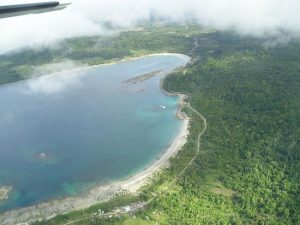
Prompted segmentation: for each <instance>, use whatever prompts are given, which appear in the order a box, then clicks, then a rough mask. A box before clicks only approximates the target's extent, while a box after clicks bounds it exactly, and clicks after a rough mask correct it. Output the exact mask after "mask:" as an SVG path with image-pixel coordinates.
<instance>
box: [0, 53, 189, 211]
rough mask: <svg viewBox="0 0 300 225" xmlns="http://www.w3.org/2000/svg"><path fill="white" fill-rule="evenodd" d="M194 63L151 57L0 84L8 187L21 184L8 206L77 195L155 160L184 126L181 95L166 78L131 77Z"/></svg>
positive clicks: (2, 174) (0, 171) (4, 206)
mask: <svg viewBox="0 0 300 225" xmlns="http://www.w3.org/2000/svg"><path fill="white" fill-rule="evenodd" d="M186 62H187V59H185V58H182V57H179V56H176V55H160V56H149V57H146V58H142V59H139V60H134V61H129V62H124V63H120V64H115V65H109V66H101V67H97V68H91V69H84V70H80V71H73V72H66V73H60V74H55V75H49V76H43V77H40V78H36V79H31V80H29V81H25V82H19V83H15V84H11V85H7V86H2V87H0V186H2V185H6V186H12V187H13V191H12V193H11V194H10V198H9V199H8V200H7V201H4V202H1V203H0V211H6V210H10V209H16V208H22V207H26V206H31V205H34V204H37V203H40V202H43V201H47V200H50V199H53V198H60V197H66V196H71V195H77V194H79V193H81V192H84V191H85V190H87V189H88V188H91V187H93V186H94V185H95V184H99V183H106V182H109V181H111V180H116V179H120V178H124V177H126V176H129V175H131V174H133V173H135V172H137V171H139V170H142V169H144V168H145V167H146V166H147V165H149V163H151V162H152V161H154V160H155V159H156V158H157V157H158V156H159V155H160V154H161V153H162V152H163V151H164V150H165V149H166V148H167V147H168V146H169V145H170V144H171V142H172V140H173V139H174V137H175V136H176V134H177V132H178V131H179V129H180V126H181V121H179V120H177V119H176V117H175V112H176V109H177V97H170V96H165V95H164V94H163V93H162V92H161V90H160V88H159V79H160V77H154V78H152V79H150V80H147V81H145V82H143V83H138V84H134V85H128V84H125V83H124V81H125V80H127V79H129V78H132V77H135V76H138V75H142V74H145V73H149V72H153V71H157V70H160V69H163V70H164V71H169V70H171V69H174V68H175V67H178V66H181V65H184V64H186ZM161 106H166V108H165V109H164V108H163V107H161ZM43 154H45V155H44V156H45V157H44V158H43Z"/></svg>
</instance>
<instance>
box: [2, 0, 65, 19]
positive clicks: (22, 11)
mask: <svg viewBox="0 0 300 225" xmlns="http://www.w3.org/2000/svg"><path fill="white" fill-rule="evenodd" d="M68 5H69V4H60V3H59V2H58V1H51V2H39V3H29V4H18V5H6V6H0V19H2V18H7V17H13V16H22V15H27V14H38V13H46V12H51V11H57V10H62V9H64V8H66V7H67V6H68Z"/></svg>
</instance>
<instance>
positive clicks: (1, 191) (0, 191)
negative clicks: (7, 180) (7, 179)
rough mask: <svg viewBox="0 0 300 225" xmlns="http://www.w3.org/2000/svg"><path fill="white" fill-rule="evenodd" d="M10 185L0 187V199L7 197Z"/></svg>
mask: <svg viewBox="0 0 300 225" xmlns="http://www.w3.org/2000/svg"><path fill="white" fill-rule="evenodd" d="M10 190H11V187H0V201H2V200H5V199H7V198H8V195H9V192H10Z"/></svg>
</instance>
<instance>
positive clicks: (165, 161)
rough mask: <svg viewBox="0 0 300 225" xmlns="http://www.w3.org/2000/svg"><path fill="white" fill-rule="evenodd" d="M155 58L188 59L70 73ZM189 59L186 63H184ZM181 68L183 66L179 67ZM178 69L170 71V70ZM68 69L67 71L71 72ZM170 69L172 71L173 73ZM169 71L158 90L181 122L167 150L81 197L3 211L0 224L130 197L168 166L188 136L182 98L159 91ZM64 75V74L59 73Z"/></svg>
mask: <svg viewBox="0 0 300 225" xmlns="http://www.w3.org/2000/svg"><path fill="white" fill-rule="evenodd" d="M156 55H177V56H179V57H184V58H186V59H190V58H189V57H188V56H186V55H182V54H172V53H158V54H150V55H145V56H141V57H135V58H133V59H125V60H121V61H116V62H112V63H108V64H99V65H94V66H89V67H83V68H77V69H74V70H83V69H89V68H95V67H100V66H106V65H113V64H116V63H123V62H128V61H133V60H138V59H141V58H146V57H149V56H156ZM189 62H190V60H189V61H188V62H187V64H188V63H189ZM181 67H184V66H181ZM178 68H180V67H177V68H174V70H176V69H178ZM74 70H71V71H74ZM174 70H172V71H174ZM172 71H169V72H168V73H166V74H164V75H163V76H162V77H161V79H160V89H161V91H162V92H163V93H164V94H166V95H173V96H176V95H177V96H179V100H178V110H177V113H176V116H177V118H179V119H180V120H182V125H181V127H180V130H179V131H178V133H177V135H176V137H175V138H174V140H173V141H172V144H171V146H170V147H168V148H167V149H166V151H163V152H162V154H161V155H159V156H158V157H159V158H158V159H157V160H154V161H153V162H152V163H151V164H150V165H149V166H147V167H145V169H144V170H142V171H140V172H137V173H136V174H134V175H132V176H128V177H125V178H123V179H121V180H118V181H112V182H111V183H109V184H106V185H98V186H96V187H94V188H92V189H90V190H89V191H87V193H84V194H81V195H79V196H76V197H66V198H63V199H54V200H51V201H48V202H44V203H40V204H37V205H34V206H30V207H26V208H21V209H16V210H11V211H7V212H4V213H0V224H3V225H4V224H5V225H10V224H11V225H15V224H18V223H22V224H24V223H25V224H26V222H27V223H28V222H32V221H36V220H40V219H50V218H52V217H54V216H56V215H59V214H65V213H68V212H71V211H76V210H82V209H85V208H88V207H90V206H92V205H95V204H97V203H100V202H106V201H109V200H111V199H112V198H113V197H114V196H115V195H117V194H120V193H122V192H124V191H126V192H130V193H132V194H137V193H138V190H139V189H140V188H141V187H143V186H145V185H146V184H147V183H148V182H149V181H150V179H151V177H152V176H153V175H154V174H155V173H156V172H158V171H159V170H161V169H163V168H166V167H168V166H169V160H170V158H171V157H174V156H175V155H177V153H178V152H179V151H180V150H181V148H182V146H183V145H184V144H185V143H186V140H187V136H188V135H189V122H190V120H189V118H188V117H187V116H186V115H185V113H183V112H182V111H181V109H182V107H183V106H184V99H185V98H186V96H185V95H183V94H179V93H169V92H167V91H166V90H164V89H163V87H162V83H163V80H164V79H165V77H166V76H168V74H170V73H171V72H172ZM62 72H66V71H62Z"/></svg>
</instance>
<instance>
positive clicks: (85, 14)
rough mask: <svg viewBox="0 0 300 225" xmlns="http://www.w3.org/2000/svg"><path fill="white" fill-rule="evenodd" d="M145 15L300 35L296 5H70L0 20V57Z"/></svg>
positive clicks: (149, 1)
mask: <svg viewBox="0 0 300 225" xmlns="http://www.w3.org/2000/svg"><path fill="white" fill-rule="evenodd" d="M70 1H71V0H70ZM24 2H30V1H26V0H19V1H17V0H6V1H4V0H0V4H1V5H4V4H7V3H9V4H13V3H24ZM31 2H32V1H31ZM151 12H155V13H156V14H157V15H159V16H163V17H165V18H168V19H170V20H172V21H175V22H182V21H184V20H185V19H186V18H187V16H190V15H193V16H194V17H195V18H196V20H197V21H198V22H199V24H202V25H205V26H210V27H213V28H216V29H220V30H229V29H230V30H234V31H236V32H238V33H240V34H245V35H253V36H264V37H265V36H269V37H278V38H281V39H282V40H286V39H289V38H290V37H298V36H299V34H300V14H299V12H300V1H299V0H163V1H162V0H84V1H83V0H73V1H72V5H71V6H70V7H68V8H67V9H65V10H63V11H58V12H52V13H48V14H40V15H29V16H22V17H15V18H8V19H1V20H0V53H1V52H2V53H3V52H6V51H10V50H14V49H18V48H21V47H24V46H31V47H34V46H41V45H49V44H52V43H54V42H56V41H57V40H61V39H63V38H67V37H75V36H83V35H95V34H104V33H105V29H104V28H103V27H102V26H101V25H100V24H101V23H102V22H107V21H109V22H112V23H113V24H115V25H119V26H123V27H128V26H134V25H135V24H136V22H137V21H138V20H142V19H148V18H149V17H150V14H151ZM283 34H284V35H285V36H284V37H282V36H283Z"/></svg>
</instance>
